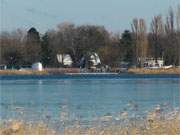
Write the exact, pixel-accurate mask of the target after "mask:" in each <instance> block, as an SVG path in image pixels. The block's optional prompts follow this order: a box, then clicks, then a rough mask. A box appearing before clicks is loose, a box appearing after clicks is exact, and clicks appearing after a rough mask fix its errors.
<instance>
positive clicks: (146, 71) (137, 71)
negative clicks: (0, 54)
mask: <svg viewBox="0 0 180 135" xmlns="http://www.w3.org/2000/svg"><path fill="white" fill-rule="evenodd" d="M111 72H117V71H116V70H112V71H111ZM64 73H80V69H79V68H49V69H45V70H43V71H37V70H0V74H3V75H47V74H52V75H56V74H64ZM128 73H132V74H180V68H170V69H145V68H130V69H128Z"/></svg>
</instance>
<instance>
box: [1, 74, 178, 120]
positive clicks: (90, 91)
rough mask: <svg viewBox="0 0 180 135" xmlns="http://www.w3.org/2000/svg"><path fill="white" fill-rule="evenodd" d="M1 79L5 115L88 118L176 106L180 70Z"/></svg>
mask: <svg viewBox="0 0 180 135" xmlns="http://www.w3.org/2000/svg"><path fill="white" fill-rule="evenodd" d="M0 78H1V79H0V83H1V84H0V116H1V119H3V120H8V119H18V118H20V119H21V118H23V119H28V120H44V119H51V120H53V121H58V120H61V119H68V120H69V121H73V120H76V119H81V120H82V121H83V120H84V121H91V120H93V119H95V118H98V117H101V116H106V115H114V116H115V115H117V114H119V113H121V112H123V111H128V112H129V115H130V116H133V115H134V114H136V115H139V116H143V115H145V114H146V113H147V112H149V111H150V110H152V109H153V108H154V107H155V106H157V105H161V106H163V105H164V106H167V110H168V109H169V110H171V109H173V108H178V107H180V77H179V75H120V76H116V75H109V76H15V75H13V76H6V75H5V76H1V77H0ZM130 105H133V106H134V107H133V108H132V107H131V108H130V107H129V106H130Z"/></svg>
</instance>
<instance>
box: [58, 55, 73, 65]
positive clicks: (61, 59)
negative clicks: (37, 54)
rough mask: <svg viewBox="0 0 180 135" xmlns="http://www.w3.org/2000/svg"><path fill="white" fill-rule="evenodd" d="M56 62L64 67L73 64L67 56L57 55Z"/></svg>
mask: <svg viewBox="0 0 180 135" xmlns="http://www.w3.org/2000/svg"><path fill="white" fill-rule="evenodd" d="M57 60H58V62H59V63H61V64H63V65H64V66H71V65H72V64H73V60H72V58H71V56H70V55H69V54H57Z"/></svg>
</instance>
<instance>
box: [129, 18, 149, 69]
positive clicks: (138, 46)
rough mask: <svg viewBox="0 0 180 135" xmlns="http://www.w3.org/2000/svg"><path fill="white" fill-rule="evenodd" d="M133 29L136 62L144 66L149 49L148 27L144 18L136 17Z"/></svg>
mask: <svg viewBox="0 0 180 135" xmlns="http://www.w3.org/2000/svg"><path fill="white" fill-rule="evenodd" d="M132 31H133V35H134V43H135V50H136V56H135V57H136V63H139V64H140V66H141V67H142V66H143V63H144V60H145V58H146V57H147V50H148V40H147V28H146V23H145V21H144V19H134V20H133V23H132Z"/></svg>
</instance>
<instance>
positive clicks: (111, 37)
mask: <svg viewBox="0 0 180 135" xmlns="http://www.w3.org/2000/svg"><path fill="white" fill-rule="evenodd" d="M131 27H132V29H131V30H125V31H124V32H123V33H122V34H112V33H110V32H108V31H107V30H106V29H105V28H104V27H103V26H96V25H81V26H75V25H74V24H72V23H61V24H59V25H58V26H57V29H55V30H49V31H47V32H46V33H45V34H43V35H42V34H40V33H39V32H38V31H37V30H36V28H30V29H29V30H28V31H27V32H26V31H23V30H21V29H17V30H15V31H12V32H1V33H0V49H1V57H0V64H5V65H10V66H18V65H31V64H32V63H34V62H38V61H41V62H42V63H43V66H45V67H59V66H60V65H59V63H58V62H57V58H56V55H57V54H63V53H68V54H70V55H71V57H72V59H73V65H72V66H73V67H78V65H79V62H80V59H81V58H82V57H84V56H86V55H87V54H88V53H89V52H96V53H97V54H98V55H99V57H100V59H101V62H102V63H103V64H104V65H109V66H111V67H117V66H118V65H119V62H120V61H126V62H128V63H130V65H137V66H140V67H141V66H143V63H144V61H145V58H147V57H153V58H155V59H158V58H163V59H164V61H165V65H176V66H178V65H180V5H178V6H177V10H176V11H173V9H170V10H169V12H168V14H167V15H166V17H165V19H164V18H163V16H162V15H157V16H154V17H153V19H152V22H151V24H150V29H148V28H147V25H146V22H145V20H144V19H142V18H135V19H133V21H132V23H131Z"/></svg>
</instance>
